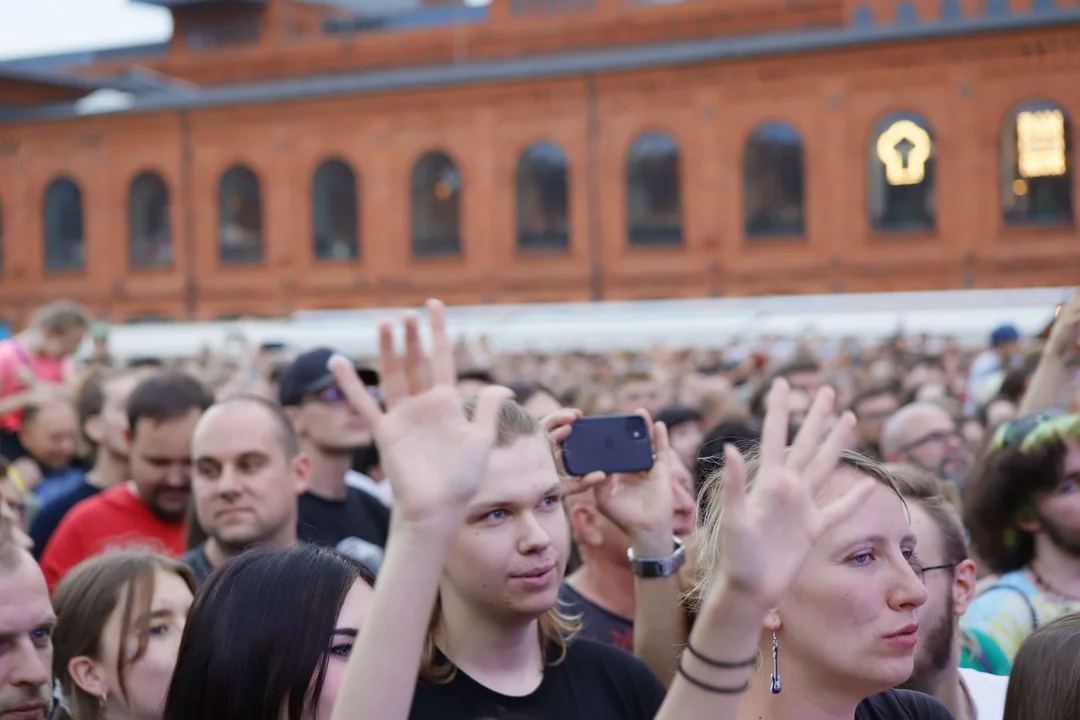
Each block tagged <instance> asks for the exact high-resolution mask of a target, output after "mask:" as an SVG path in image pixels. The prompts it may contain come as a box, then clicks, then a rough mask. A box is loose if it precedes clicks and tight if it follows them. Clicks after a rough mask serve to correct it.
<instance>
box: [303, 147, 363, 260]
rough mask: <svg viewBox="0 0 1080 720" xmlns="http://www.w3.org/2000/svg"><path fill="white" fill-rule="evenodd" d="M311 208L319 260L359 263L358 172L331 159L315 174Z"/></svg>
mask: <svg viewBox="0 0 1080 720" xmlns="http://www.w3.org/2000/svg"><path fill="white" fill-rule="evenodd" d="M311 209H312V212H313V218H312V223H313V232H314V242H315V257H316V258H318V259H319V260H355V259H356V258H357V257H359V256H360V240H359V237H358V225H359V223H358V221H357V216H358V214H359V213H358V209H357V194H356V173H354V172H353V169H352V168H351V167H350V166H349V164H348V163H347V162H345V161H344V160H327V161H326V162H324V163H323V164H322V165H320V166H319V169H318V170H316V171H315V181H314V182H313V183H312V199H311Z"/></svg>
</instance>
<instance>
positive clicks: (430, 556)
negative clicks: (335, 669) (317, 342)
mask: <svg viewBox="0 0 1080 720" xmlns="http://www.w3.org/2000/svg"><path fill="white" fill-rule="evenodd" d="M428 312H429V316H430V322H431V331H432V335H433V338H434V345H433V353H432V357H431V361H430V363H429V362H428V361H427V359H426V358H425V357H424V353H423V350H422V349H421V345H420V332H419V327H418V323H419V321H418V318H417V316H416V315H415V314H411V315H409V316H408V317H406V319H405V345H406V350H405V356H404V358H402V359H399V358H398V356H397V354H396V352H395V350H394V341H393V336H392V333H391V327H390V325H389V323H384V324H382V325H381V326H380V328H379V349H380V355H381V357H382V369H383V389H384V391H385V394H386V400H387V405H388V408H389V410H388V412H386V413H383V412H382V410H380V408H379V405H378V402H377V401H376V400H375V398H373V397H372V396H371V395H369V394H368V392H367V390H366V389H365V388H364V387H363V385H362V384H361V383H360V381H359V379H358V378H357V377H356V372H355V370H354V369H353V366H352V364H351V363H349V362H348V361H347V360H345V359H344V358H334V359H333V360H332V361H331V369H332V370H333V372H334V377H335V379H336V380H337V382H338V385H339V386H340V387H341V389H342V391H343V392H344V393H345V395H346V396H347V397H348V398H349V402H350V403H351V404H352V405H353V406H354V407H355V408H356V409H357V410H358V411H359V412H360V413H361V414H362V415H363V416H364V418H365V419H366V420H367V421H368V422H369V423H370V424H371V427H372V431H373V433H374V436H375V442H376V444H377V445H378V448H379V453H380V456H381V458H382V463H383V466H384V467H385V468H386V471H387V476H388V478H389V481H390V484H391V486H392V487H393V490H394V509H393V515H392V516H391V524H390V538H389V543H388V544H387V547H386V555H385V558H384V560H383V565H382V568H381V570H380V572H379V578H378V581H377V583H376V587H375V596H374V598H373V600H372V604H371V608H370V610H369V612H368V616H367V618H366V619H365V621H364V627H363V630H362V631H361V633H360V637H359V639H358V642H357V643H356V646H355V648H354V650H353V653H352V657H351V658H350V659H349V663H348V666H347V667H346V670H345V679H344V681H343V682H342V690H341V692H340V694H339V695H338V698H337V703H336V705H335V706H334V712H333V716H332V717H333V720H368V719H369V718H378V719H379V720H405V718H407V717H408V715H409V710H410V708H411V706H412V698H413V693H414V691H415V688H416V679H417V674H418V672H419V668H420V656H421V652H422V650H423V646H424V637H425V635H426V633H427V628H428V624H429V622H430V620H431V613H432V611H433V610H434V607H435V598H436V594H437V592H438V584H439V577H440V575H441V574H442V570H443V566H444V565H445V563H446V556H447V553H448V552H449V548H450V544H451V541H452V539H453V537H454V535H455V534H456V533H457V532H458V530H459V529H460V528H461V525H462V523H463V522H464V518H465V510H466V507H467V505H468V503H469V501H470V500H471V499H472V497H473V494H474V493H475V491H476V488H477V486H478V484H479V482H480V479H481V477H482V475H483V472H484V469H485V467H486V466H487V460H488V456H489V455H490V454H491V449H492V447H493V445H494V443H495V420H496V418H497V417H498V413H499V410H500V408H501V407H502V406H503V404H504V403H505V402H507V400H509V399H510V398H511V397H512V393H511V392H510V390H508V389H506V388H501V387H491V388H487V389H485V390H484V391H483V392H482V393H481V394H480V398H479V401H478V406H477V410H476V414H475V420H474V421H473V422H470V421H469V420H467V419H466V417H465V413H464V410H463V409H462V405H461V399H460V397H459V396H458V393H457V391H456V389H455V381H456V379H457V373H456V371H455V367H454V358H453V351H452V349H451V346H450V342H449V340H448V338H447V335H446V320H445V315H444V310H443V306H442V303H439V302H437V301H429V303H428Z"/></svg>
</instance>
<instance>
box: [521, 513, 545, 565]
mask: <svg viewBox="0 0 1080 720" xmlns="http://www.w3.org/2000/svg"><path fill="white" fill-rule="evenodd" d="M519 523H520V526H521V530H520V532H521V535H520V538H519V540H518V550H519V551H520V552H521V554H522V555H529V554H532V553H537V552H541V551H543V550H546V549H547V547H548V546H549V545H551V535H549V534H548V531H547V530H545V529H544V527H543V526H542V525H541V524H540V522H539V520H538V519H537V517H536V513H532V512H526V513H522V514H521V516H520V519H519Z"/></svg>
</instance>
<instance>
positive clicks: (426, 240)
mask: <svg viewBox="0 0 1080 720" xmlns="http://www.w3.org/2000/svg"><path fill="white" fill-rule="evenodd" d="M411 187H412V248H413V255H415V256H416V257H432V256H438V255H459V254H460V253H461V173H460V172H459V171H458V169H457V165H455V164H454V161H453V160H451V159H450V158H449V157H447V156H446V155H445V154H443V153H440V152H429V153H427V154H426V155H424V156H423V157H421V158H420V159H419V160H417V161H416V165H414V166H413V169H412V182H411Z"/></svg>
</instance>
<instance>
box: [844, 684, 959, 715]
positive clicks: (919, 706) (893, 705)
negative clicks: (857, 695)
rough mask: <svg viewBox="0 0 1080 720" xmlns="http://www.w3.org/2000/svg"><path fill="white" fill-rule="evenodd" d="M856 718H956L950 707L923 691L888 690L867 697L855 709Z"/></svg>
mask: <svg viewBox="0 0 1080 720" xmlns="http://www.w3.org/2000/svg"><path fill="white" fill-rule="evenodd" d="M855 720H955V718H953V714H952V713H951V712H949V709H948V708H947V707H945V706H944V705H942V704H941V703H940V702H938V701H937V700H935V699H934V698H932V697H930V696H929V695H923V694H922V693H917V692H912V691H910V690H886V691H885V692H883V693H881V694H880V695H872V696H871V697H868V698H866V699H865V700H863V701H862V702H861V703H859V707H858V708H857V709H856V710H855Z"/></svg>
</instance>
